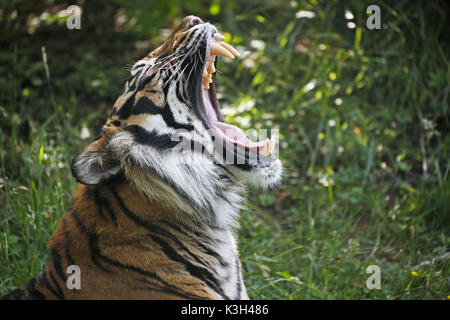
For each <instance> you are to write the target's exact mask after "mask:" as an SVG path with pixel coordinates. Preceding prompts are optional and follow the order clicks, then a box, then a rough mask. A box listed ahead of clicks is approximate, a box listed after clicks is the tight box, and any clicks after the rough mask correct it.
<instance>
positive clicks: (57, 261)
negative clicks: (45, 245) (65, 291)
mask: <svg viewBox="0 0 450 320" xmlns="http://www.w3.org/2000/svg"><path fill="white" fill-rule="evenodd" d="M50 257H51V258H50V259H51V260H53V266H54V267H55V271H56V274H57V275H58V277H59V278H60V279H61V281H63V282H66V281H67V278H66V274H65V273H64V271H63V267H62V264H61V256H60V255H59V253H58V252H57V251H56V250H54V249H53V250H51V253H50Z"/></svg>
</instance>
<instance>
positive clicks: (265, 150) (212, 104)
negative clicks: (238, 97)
mask: <svg viewBox="0 0 450 320" xmlns="http://www.w3.org/2000/svg"><path fill="white" fill-rule="evenodd" d="M223 38H224V37H223V35H221V34H220V33H215V34H214V35H213V37H212V38H211V39H210V41H209V45H208V48H207V53H206V62H205V66H204V69H203V76H202V80H201V81H202V83H201V90H202V100H203V105H204V110H202V111H203V112H204V114H202V113H203V112H200V117H201V118H202V120H203V121H204V122H206V123H207V124H208V125H207V127H209V128H208V129H213V130H214V131H215V132H216V133H217V135H218V136H219V137H222V139H223V140H224V141H225V142H227V143H229V144H231V145H233V146H236V147H240V148H242V149H243V150H244V152H252V153H256V154H257V155H258V158H259V155H262V156H266V157H267V156H270V155H271V154H272V153H273V150H274V145H273V143H272V142H271V140H270V139H266V140H264V141H259V142H253V141H251V140H249V139H248V138H247V136H246V135H245V133H244V132H243V131H242V129H240V128H239V127H237V126H234V125H232V124H228V123H226V122H225V120H224V118H223V115H222V112H221V111H220V107H219V103H218V101H217V96H216V85H215V72H216V57H217V56H221V57H226V58H231V59H234V58H235V57H236V56H239V52H238V51H237V50H236V49H235V48H233V47H232V46H231V45H229V44H227V43H225V42H223V41H222V40H223Z"/></svg>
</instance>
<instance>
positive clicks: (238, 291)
mask: <svg viewBox="0 0 450 320" xmlns="http://www.w3.org/2000/svg"><path fill="white" fill-rule="evenodd" d="M235 263H236V277H237V280H236V282H237V283H236V285H237V296H236V300H241V291H242V286H241V267H240V266H239V258H238V257H237V256H236V262H235Z"/></svg>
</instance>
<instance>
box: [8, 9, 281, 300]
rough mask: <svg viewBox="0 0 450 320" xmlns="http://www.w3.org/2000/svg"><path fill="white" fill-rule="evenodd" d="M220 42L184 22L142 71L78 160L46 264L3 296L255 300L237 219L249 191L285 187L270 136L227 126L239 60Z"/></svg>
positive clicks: (137, 68) (138, 67) (193, 22)
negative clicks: (230, 80)
mask: <svg viewBox="0 0 450 320" xmlns="http://www.w3.org/2000/svg"><path fill="white" fill-rule="evenodd" d="M223 40H224V36H223V35H222V34H221V33H220V32H219V31H218V30H217V28H216V27H215V26H214V25H213V24H211V23H208V22H205V21H203V20H202V19H201V18H199V17H196V16H187V17H185V18H184V19H183V20H182V21H181V23H180V24H179V25H178V26H177V27H176V28H175V29H174V30H173V31H172V33H171V35H170V36H169V37H168V39H167V40H166V41H165V42H164V43H163V44H162V45H160V46H159V47H158V48H156V49H155V50H154V51H152V52H150V53H149V54H148V55H147V56H145V57H144V58H142V59H141V60H139V61H137V62H136V63H135V64H134V65H133V67H132V68H131V72H130V73H131V74H130V77H129V78H128V79H126V81H125V88H124V91H123V92H122V94H121V95H120V96H119V97H118V99H117V100H116V102H115V103H114V105H113V108H112V111H111V112H110V115H109V117H108V118H107V121H106V123H105V124H104V125H103V127H102V129H101V135H100V136H98V137H97V138H95V139H94V140H93V141H91V142H90V143H89V144H88V145H87V146H86V147H85V148H84V149H82V150H81V151H80V152H78V153H77V154H76V155H75V156H74V157H73V161H72V173H73V176H74V177H75V179H76V181H77V182H78V186H77V189H76V191H75V194H74V196H73V203H72V207H71V208H70V209H69V211H67V212H66V213H65V214H64V215H63V216H62V218H61V220H60V222H59V224H58V226H57V228H56V230H55V232H54V233H53V235H52V237H51V239H50V240H49V242H48V249H49V259H48V261H47V264H46V265H45V267H44V269H43V271H42V272H41V273H40V274H39V275H37V276H36V277H34V278H32V279H31V280H30V281H29V282H28V283H26V284H25V285H23V286H21V287H19V288H17V289H15V290H13V291H11V292H10V293H9V294H7V295H6V296H4V297H3V298H4V299H48V300H54V299H83V300H84V299H154V300H159V299H164V300H169V299H170V300H172V299H188V300H197V299H201V300H204V299H208V300H209V299H213V300H222V299H226V300H231V299H232V300H245V299H249V296H248V294H247V290H246V286H245V284H244V281H243V271H242V265H241V261H240V258H239V252H238V245H237V242H236V232H237V230H238V227H239V225H238V216H239V212H240V210H241V209H242V208H244V207H245V205H244V197H245V195H246V193H247V190H248V186H250V185H253V186H255V187H259V188H261V189H263V190H266V189H272V188H274V187H276V186H278V185H279V184H280V183H281V180H282V178H281V174H282V163H281V161H280V159H279V158H278V157H277V156H276V155H275V152H274V145H273V142H272V141H271V140H270V139H266V140H264V141H260V142H254V141H251V140H250V139H248V138H247V137H246V135H245V134H244V132H243V130H242V129H240V128H239V127H237V126H234V125H232V124H228V123H226V122H225V120H224V117H223V114H222V112H221V110H220V107H219V103H218V100H217V95H216V68H217V59H218V57H223V58H229V59H233V58H235V57H237V56H239V52H238V51H237V50H236V49H235V48H234V47H232V46H231V45H230V44H228V43H226V42H224V41H223ZM180 146H183V147H182V148H181V147H180ZM230 159H231V161H226V160H230ZM70 266H76V267H77V268H79V275H80V278H79V285H78V287H74V286H73V285H72V286H70V283H71V282H70V281H72V279H70V277H71V273H70V272H68V267H70ZM73 283H75V282H73ZM73 283H72V284H73Z"/></svg>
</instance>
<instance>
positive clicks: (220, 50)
mask: <svg viewBox="0 0 450 320" xmlns="http://www.w3.org/2000/svg"><path fill="white" fill-rule="evenodd" d="M210 54H211V55H215V56H222V57H227V58H231V59H234V55H233V54H232V53H231V52H230V51H228V50H227V49H225V48H224V47H222V46H220V45H219V44H217V43H212V44H211V49H210Z"/></svg>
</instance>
